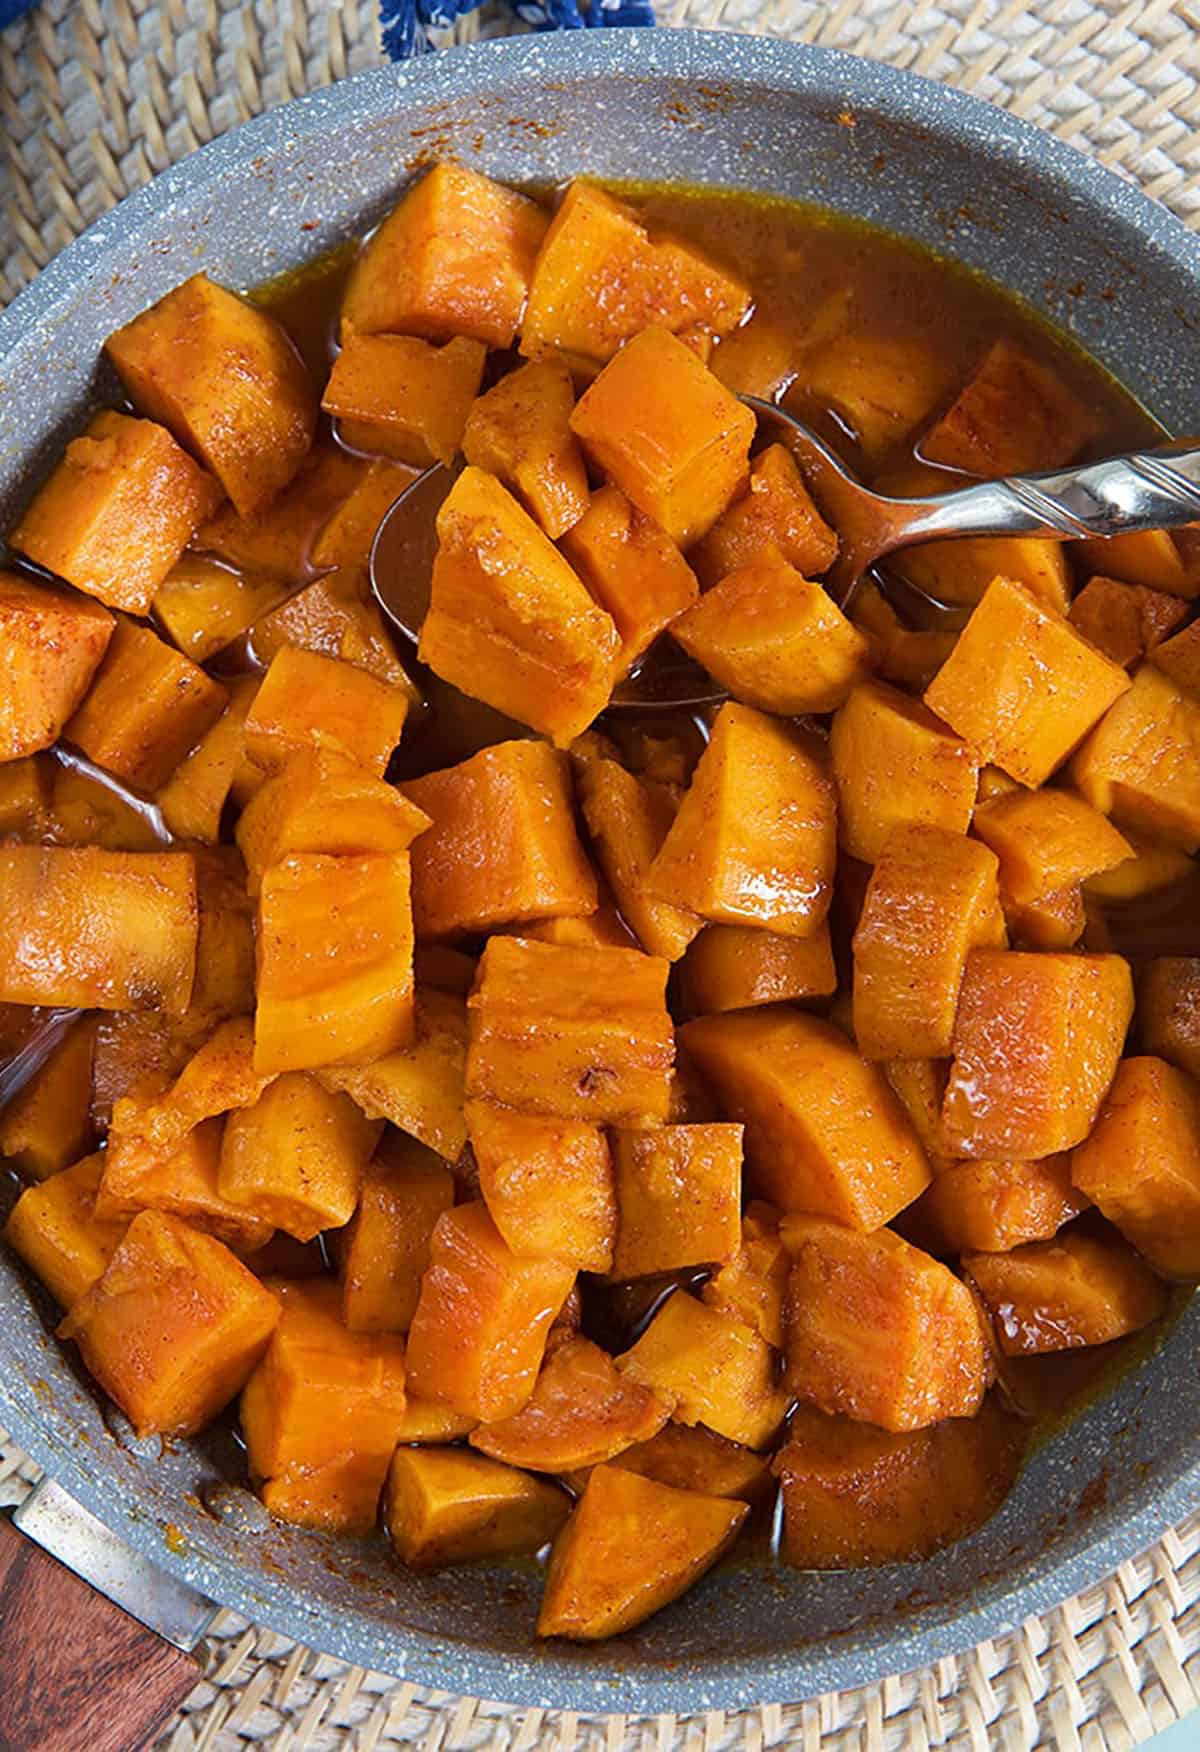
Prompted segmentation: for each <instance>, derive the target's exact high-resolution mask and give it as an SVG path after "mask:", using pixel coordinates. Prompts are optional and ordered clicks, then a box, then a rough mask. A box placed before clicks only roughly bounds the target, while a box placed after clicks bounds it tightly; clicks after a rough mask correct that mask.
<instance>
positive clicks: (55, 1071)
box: [0, 1016, 99, 1180]
mask: <svg viewBox="0 0 1200 1752" xmlns="http://www.w3.org/2000/svg"><path fill="white" fill-rule="evenodd" d="M98 1021H99V1018H98V1017H95V1016H81V1017H80V1018H79V1019H78V1020H77V1021H76V1022H75V1023H73V1024H72V1025H71V1026H70V1027H69V1028H68V1029H67V1032H66V1035H65V1037H64V1038H63V1039H61V1040H60V1041H59V1042H58V1044H57V1045H56V1046H54V1047H53V1048H52V1049H51V1051H50V1052H49V1053H48V1055H47V1056H46V1058H45V1059H44V1060H43V1062H42V1063H41V1064H40V1065H39V1067H38V1069H37V1070H36V1071H34V1073H33V1075H32V1076H31V1077H30V1078H29V1081H28V1082H27V1083H25V1085H24V1086H23V1087H22V1088H20V1089H18V1090H17V1092H16V1094H15V1095H10V1096H9V1098H8V1100H7V1101H6V1102H5V1103H4V1106H3V1107H2V1108H0V1156H4V1157H6V1158H7V1159H8V1160H9V1161H10V1162H11V1164H12V1166H13V1167H14V1168H15V1169H16V1170H17V1172H18V1173H20V1174H23V1175H26V1176H28V1177H29V1178H31V1179H33V1180H45V1179H46V1178H47V1177H48V1176H49V1175H52V1174H57V1173H58V1172H59V1171H60V1170H61V1169H64V1168H66V1167H68V1166H69V1165H70V1164H71V1163H72V1162H77V1161H78V1160H79V1158H80V1157H81V1156H83V1155H86V1153H87V1152H88V1150H90V1149H91V1147H92V1143H93V1139H94V1133H93V1130H92V1114H91V1101H92V1061H93V1057H94V1053H95V1046H96V1029H97V1023H98Z"/></svg>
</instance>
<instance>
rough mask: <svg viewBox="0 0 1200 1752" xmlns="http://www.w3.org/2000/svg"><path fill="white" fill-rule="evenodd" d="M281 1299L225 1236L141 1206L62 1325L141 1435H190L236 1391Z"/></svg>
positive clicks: (258, 1353) (259, 1350)
mask: <svg viewBox="0 0 1200 1752" xmlns="http://www.w3.org/2000/svg"><path fill="white" fill-rule="evenodd" d="M278 1319H279V1302H278V1300H277V1299H276V1297H275V1296H273V1295H272V1294H271V1292H270V1291H269V1290H267V1289H265V1288H264V1287H263V1285H262V1284H260V1283H259V1281H258V1279H257V1278H256V1277H255V1276H254V1274H253V1272H251V1271H248V1270H247V1269H246V1267H245V1266H244V1265H243V1264H242V1262H241V1261H240V1260H239V1259H237V1258H236V1257H235V1256H234V1255H233V1254H232V1253H231V1252H230V1251H229V1249H228V1247H225V1246H224V1245H223V1244H222V1243H221V1242H220V1241H217V1240H214V1238H213V1237H212V1236H211V1235H201V1234H200V1233H199V1232H198V1231H197V1230H195V1229H192V1228H189V1227H188V1225H187V1224H186V1223H184V1222H181V1221H180V1219H179V1218H178V1217H171V1216H167V1215H165V1214H164V1213H163V1212H162V1211H140V1212H139V1213H138V1215H137V1216H136V1217H134V1219H133V1221H132V1222H131V1223H130V1225H129V1227H128V1229H127V1230H126V1231H125V1236H124V1239H123V1240H122V1241H121V1243H120V1245H119V1246H118V1247H117V1249H116V1251H115V1252H114V1253H113V1256H112V1258H111V1259H110V1260H109V1262H108V1264H107V1266H106V1267H105V1269H104V1274H103V1276H102V1277H100V1278H99V1279H98V1280H97V1281H96V1282H95V1283H94V1284H93V1285H92V1287H91V1289H89V1290H88V1291H87V1292H86V1294H84V1295H83V1296H81V1297H80V1299H79V1301H77V1302H76V1303H75V1305H74V1306H73V1307H72V1309H71V1311H70V1313H69V1314H68V1315H67V1318H66V1319H65V1320H64V1321H63V1324H62V1326H61V1327H60V1328H59V1334H60V1336H61V1337H63V1338H72V1339H74V1340H75V1342H76V1344H77V1345H78V1346H79V1351H80V1355H81V1356H82V1357H83V1360H84V1363H85V1364H86V1365H87V1368H88V1370H89V1371H90V1373H91V1374H93V1375H94V1376H95V1377H96V1380H97V1381H98V1382H99V1383H100V1385H101V1387H103V1389H104V1391H105V1392H106V1393H107V1394H108V1396H109V1398H110V1399H115V1400H116V1402H117V1404H118V1405H119V1406H120V1408H121V1410H122V1411H123V1412H124V1413H125V1415H126V1417H127V1418H128V1419H129V1421H130V1423H131V1424H132V1425H133V1427H134V1429H135V1430H136V1431H137V1433H138V1435H139V1436H190V1435H194V1434H195V1433H196V1431H197V1430H201V1429H203V1428H204V1426H205V1424H207V1423H210V1422H211V1421H212V1419H213V1418H214V1417H216V1415H217V1413H218V1412H220V1411H223V1410H224V1408H225V1406H226V1405H228V1403H229V1401H230V1400H231V1399H232V1398H233V1397H234V1395H235V1394H237V1393H239V1392H240V1391H241V1389H242V1387H243V1386H244V1385H245V1382H246V1380H247V1378H248V1376H249V1375H250V1373H251V1371H252V1370H253V1368H254V1366H255V1364H256V1363H257V1362H258V1360H259V1358H260V1357H261V1356H262V1354H263V1352H264V1350H265V1349H266V1347H267V1344H268V1342H269V1341H270V1337H271V1334H272V1332H273V1331H274V1329H275V1325H276V1322H277V1321H278Z"/></svg>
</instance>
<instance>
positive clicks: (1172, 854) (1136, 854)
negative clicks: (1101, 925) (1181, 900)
mask: <svg viewBox="0 0 1200 1752" xmlns="http://www.w3.org/2000/svg"><path fill="white" fill-rule="evenodd" d="M1124 837H1125V838H1126V839H1127V840H1128V842H1129V845H1130V848H1131V850H1132V853H1133V856H1132V857H1129V858H1126V860H1125V862H1124V863H1122V864H1117V865H1116V866H1115V867H1114V868H1113V869H1111V870H1106V871H1105V872H1104V873H1103V875H1100V876H1089V877H1088V880H1087V883H1086V884H1085V887H1086V890H1087V896H1088V899H1089V900H1097V901H1101V902H1104V903H1107V902H1109V901H1123V900H1140V899H1141V897H1142V896H1143V895H1145V894H1154V893H1156V892H1157V891H1158V890H1159V889H1163V888H1173V887H1175V885H1176V884H1183V883H1185V882H1186V881H1187V879H1188V877H1190V876H1191V875H1192V873H1193V871H1194V869H1195V865H1194V864H1193V863H1192V860H1191V859H1190V858H1189V856H1188V854H1187V853H1186V852H1181V851H1180V850H1179V849H1178V847H1176V846H1165V845H1163V844H1162V843H1161V841H1157V840H1153V839H1149V838H1147V837H1145V836H1144V835H1142V834H1140V833H1138V832H1137V830H1136V829H1135V828H1132V827H1127V828H1125V829H1124Z"/></svg>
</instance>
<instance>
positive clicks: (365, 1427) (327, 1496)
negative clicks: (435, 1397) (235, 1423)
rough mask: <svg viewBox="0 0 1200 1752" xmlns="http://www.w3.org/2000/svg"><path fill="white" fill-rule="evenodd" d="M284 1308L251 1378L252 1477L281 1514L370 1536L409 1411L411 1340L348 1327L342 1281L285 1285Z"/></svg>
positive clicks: (246, 1407) (247, 1421) (245, 1420)
mask: <svg viewBox="0 0 1200 1752" xmlns="http://www.w3.org/2000/svg"><path fill="white" fill-rule="evenodd" d="M273 1287H274V1288H275V1289H276V1290H277V1291H278V1293H279V1295H280V1298H281V1300H282V1304H283V1313H282V1314H281V1316H280V1319H279V1324H278V1326H277V1327H276V1328H275V1333H274V1336H273V1338H272V1339H271V1343H270V1346H269V1348H268V1350H267V1353H266V1355H265V1356H264V1358H263V1360H262V1362H261V1363H260V1364H259V1365H258V1368H257V1369H256V1370H255V1371H254V1373H253V1374H252V1375H251V1377H250V1379H249V1380H248V1381H247V1383H246V1387H245V1391H244V1392H243V1394H242V1401H241V1421H242V1433H243V1434H244V1436H245V1438H246V1459H247V1462H248V1464H249V1468H250V1474H251V1476H252V1478H254V1480H255V1481H256V1482H257V1483H258V1485H259V1487H260V1489H261V1492H262V1498H263V1502H264V1503H265V1504H266V1506H267V1508H268V1509H269V1510H270V1511H271V1513H272V1514H273V1515H275V1516H276V1517H277V1518H278V1519H279V1520H282V1521H292V1522H295V1523H296V1524H297V1525H298V1526H301V1527H325V1528H328V1529H329V1530H330V1531H331V1532H339V1533H369V1532H370V1531H371V1529H372V1528H373V1527H374V1525H375V1516H376V1512H377V1510H378V1507H379V1493H380V1491H381V1490H382V1489H383V1481H384V1479H385V1477H386V1476H387V1470H388V1463H389V1462H390V1460H391V1457H392V1452H393V1450H394V1448H395V1446H396V1440H397V1436H398V1433H399V1430H400V1426H401V1423H402V1420H403V1417H404V1347H403V1344H402V1342H401V1340H400V1339H398V1338H392V1337H390V1336H388V1335H386V1334H371V1333H362V1332H348V1331H347V1330H346V1328H345V1327H344V1326H343V1325H342V1323H341V1320H340V1318H339V1314H338V1290H337V1285H336V1284H331V1283H328V1282H322V1281H320V1280H310V1281H308V1282H304V1283H276V1284H275V1285H274V1286H273Z"/></svg>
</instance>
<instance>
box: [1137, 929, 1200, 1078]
mask: <svg viewBox="0 0 1200 1752" xmlns="http://www.w3.org/2000/svg"><path fill="white" fill-rule="evenodd" d="M1137 1032H1138V1037H1139V1041H1140V1044H1141V1048H1142V1051H1143V1052H1148V1053H1153V1054H1155V1055H1156V1056H1157V1057H1159V1058H1164V1059H1166V1060H1167V1061H1168V1063H1169V1064H1173V1065H1178V1067H1179V1069H1180V1070H1181V1071H1186V1072H1187V1073H1188V1075H1189V1076H1191V1077H1195V1078H1196V1079H1197V1081H1200V956H1195V955H1160V956H1156V957H1154V959H1153V960H1149V961H1144V962H1142V964H1141V966H1140V968H1139V969H1138V977H1137Z"/></svg>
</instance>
